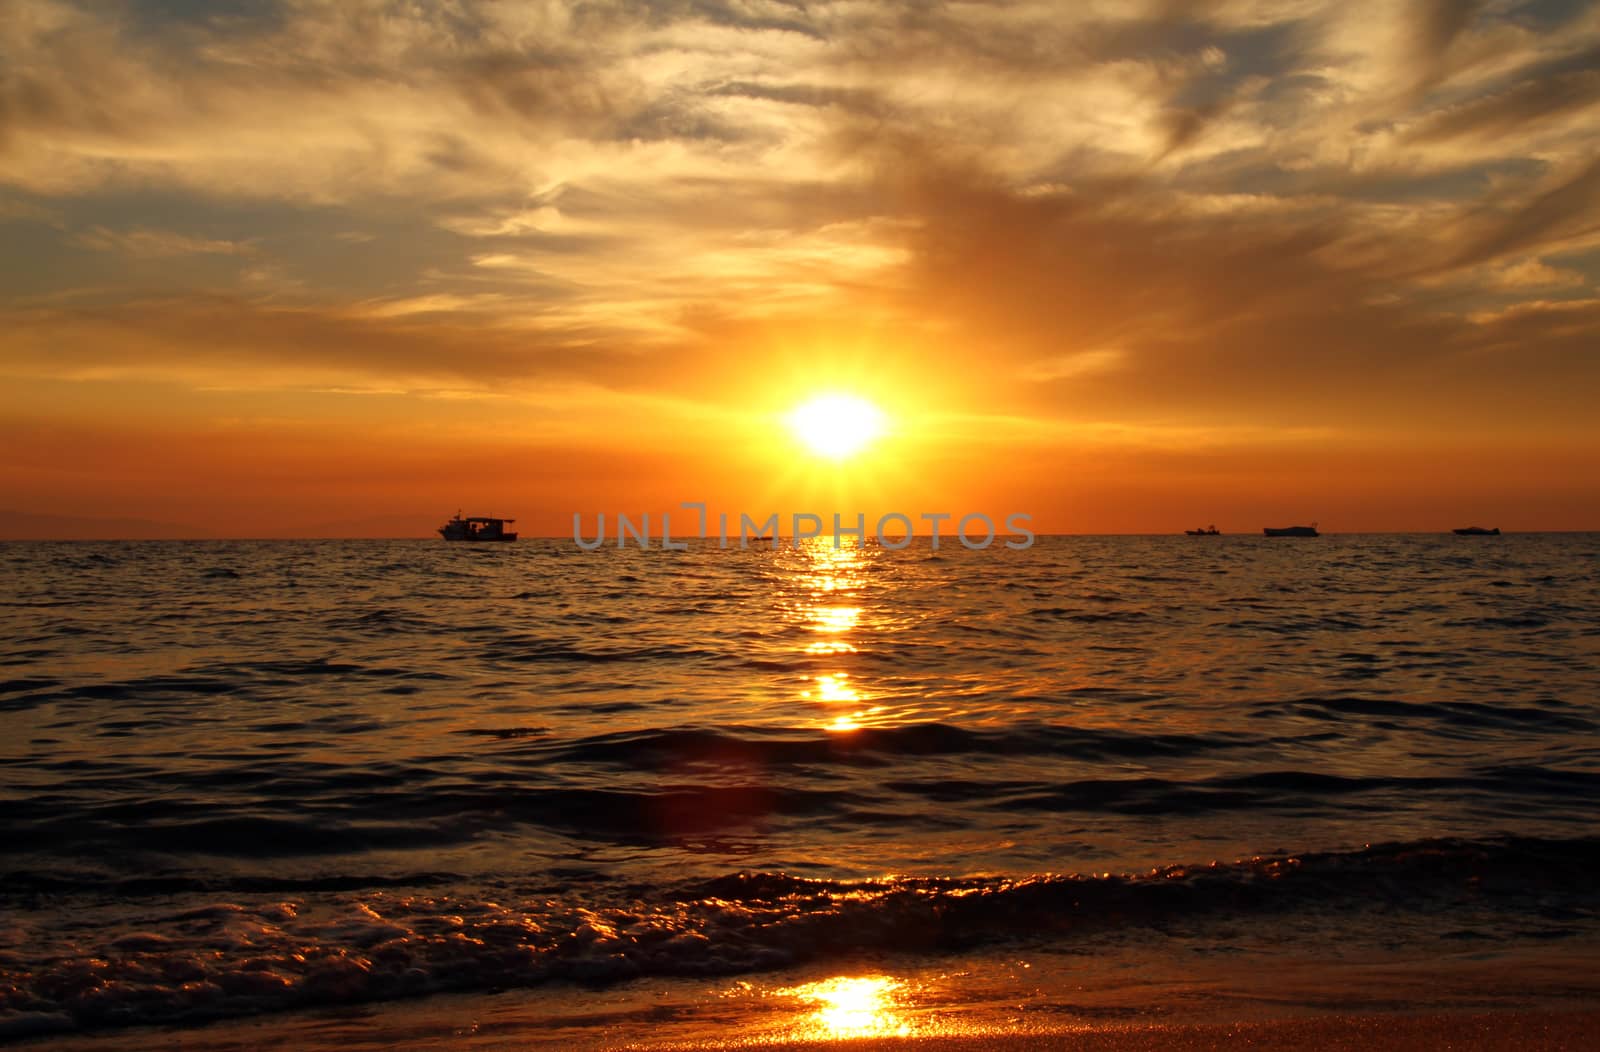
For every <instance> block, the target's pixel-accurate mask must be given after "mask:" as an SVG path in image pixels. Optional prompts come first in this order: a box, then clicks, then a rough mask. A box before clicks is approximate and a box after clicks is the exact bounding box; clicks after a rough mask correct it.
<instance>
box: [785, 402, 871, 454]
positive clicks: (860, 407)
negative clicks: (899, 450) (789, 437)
mask: <svg viewBox="0 0 1600 1052" xmlns="http://www.w3.org/2000/svg"><path fill="white" fill-rule="evenodd" d="M885 423H886V419H885V417H884V415H883V410H881V409H879V408H878V407H877V406H875V405H873V404H872V403H871V402H869V401H867V400H866V399H864V398H857V397H855V396H854V395H821V396H819V397H817V398H813V399H811V401H809V402H806V403H805V404H804V405H801V406H800V407H798V408H797V409H795V411H794V412H792V413H790V414H789V429H790V430H791V431H793V432H794V434H795V437H796V438H798V439H799V440H800V441H801V442H803V443H805V445H806V448H807V449H810V450H811V452H813V453H815V454H816V455H817V456H819V457H827V458H828V459H829V460H843V459H845V458H846V457H849V456H852V455H854V454H855V453H857V452H859V451H860V450H861V449H862V448H863V447H864V446H866V445H867V443H869V442H871V441H872V440H873V439H875V438H877V437H878V436H879V435H881V434H883V430H884V424H885Z"/></svg>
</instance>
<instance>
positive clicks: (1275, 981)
mask: <svg viewBox="0 0 1600 1052" xmlns="http://www.w3.org/2000/svg"><path fill="white" fill-rule="evenodd" d="M1182 942H1183V940H1181V939H1180V940H1177V941H1171V940H1169V939H1166V938H1156V939H1151V940H1138V941H1136V942H1135V943H1133V944H1127V943H1124V944H1120V945H1108V944H1101V945H1098V946H1095V947H1089V946H1086V947H1082V948H1079V949H1076V950H1071V951H1044V950H1039V949H1033V950H1024V949H1022V948H1020V947H1013V948H1012V949H1011V950H1009V951H1000V952H992V953H986V954H972V955H961V954H954V955H950V956H947V957H920V958H905V957H888V958H858V959H854V960H841V961H836V962H832V963H831V964H829V965H827V966H820V965H819V966H813V967H807V968H799V969H790V970H786V971H777V972H770V973H761V974H750V975H745V976H737V977H728V978H723V979H715V978H706V979H671V980H635V981H632V982H627V983H621V984H617V985H615V986H609V987H603V988H596V987H584V986H578V985H573V984H564V985H558V986H553V987H534V988H528V989H518V990H506V991H501V992H497V993H459V994H438V995H434V996H431V997H424V998H418V999H415V1000H407V1001H391V1002H375V1003H362V1004H347V1005H337V1006H328V1007H323V1008H316V1009H303V1010H299V1011H295V1012H286V1013H280V1014H273V1015H263V1016H254V1017H248V1018H241V1019H234V1020H224V1021H218V1022H213V1023H209V1024H203V1025H189V1026H184V1025H171V1026H156V1027H133V1028H122V1029H111V1030H103V1031H98V1032H93V1033H76V1034H73V1033H63V1034H55V1035H39V1036H37V1037H33V1038H21V1039H18V1040H17V1041H16V1044H15V1045H14V1046H12V1047H17V1048H25V1049H40V1050H49V1052H111V1050H116V1052H156V1050H158V1049H177V1050H182V1052H256V1050H263V1052H266V1050H281V1052H291V1050H293V1052H375V1050H377V1049H391V1048H403V1049H416V1050H433V1052H486V1050H502V1049H503V1050H507V1052H509V1050H512V1049H516V1050H519V1052H522V1050H528V1052H537V1050H546V1049H550V1050H554V1049H561V1050H569V1049H570V1050H573V1052H586V1050H587V1052H600V1050H613V1049H615V1050H628V1052H731V1050H738V1049H763V1050H764V1049H795V1050H820V1049H831V1048H847V1049H853V1050H863V1052H867V1050H880V1049H881V1050H893V1049H919V1050H926V1052H967V1050H974V1052H975V1050H979V1049H1002V1050H1004V1049H1012V1050H1019V1052H1020V1050H1033V1049H1046V1050H1048V1049H1085V1050H1104V1052H1124V1050H1134V1049H1177V1050H1191V1049H1223V1048H1228V1049H1233V1048H1239V1047H1244V1048H1321V1049H1345V1048H1348V1049H1371V1048H1378V1049H1384V1048H1395V1049H1446V1048H1448V1049H1454V1050H1460V1049H1496V1048H1507V1047H1517V1048H1519V1049H1537V1050H1544V1049H1551V1050H1554V1049H1568V1048H1571V1049H1577V1048H1583V1047H1587V1042H1586V1041H1585V1040H1584V1039H1585V1038H1587V1037H1588V1036H1589V1035H1591V1034H1593V1033H1595V1032H1600V1010H1597V1009H1596V1007H1595V1006H1596V1005H1600V939H1596V938H1594V937H1579V938H1577V939H1576V940H1563V942H1564V943H1565V945H1560V946H1550V945H1545V946H1529V945H1527V944H1521V945H1511V946H1503V947H1500V948H1498V949H1494V950H1479V951H1476V952H1461V953H1457V954H1444V955H1441V954H1438V953H1434V952H1428V951H1426V950H1423V949H1422V948H1420V947H1418V948H1413V949H1411V950H1409V951H1405V952H1392V951H1389V952H1384V951H1374V950H1373V949H1371V948H1370V947H1369V948H1368V949H1367V950H1364V951H1363V950H1359V949H1357V948H1354V947H1349V946H1346V947H1344V948H1342V949H1340V948H1336V947H1331V946H1326V945H1321V944H1317V945H1318V953H1317V955H1311V954H1305V953H1296V954H1291V953H1287V952H1278V951H1272V950H1267V949H1260V948H1258V949H1256V950H1254V951H1250V952H1246V953H1243V954H1233V953H1223V952H1216V951H1212V952H1198V951H1196V950H1195V949H1194V944H1192V943H1191V944H1189V946H1187V947H1185V946H1183V945H1181V943H1182ZM1311 944H1312V943H1309V942H1307V943H1302V945H1311Z"/></svg>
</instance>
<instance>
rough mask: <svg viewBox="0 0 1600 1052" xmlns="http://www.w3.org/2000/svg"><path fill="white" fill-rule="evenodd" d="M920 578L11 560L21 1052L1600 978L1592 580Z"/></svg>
mask: <svg viewBox="0 0 1600 1052" xmlns="http://www.w3.org/2000/svg"><path fill="white" fill-rule="evenodd" d="M921 544H922V547H921V549H920V550H918V549H915V548H913V549H911V550H908V551H903V552H889V551H882V550H878V549H875V548H868V549H865V550H857V549H853V548H846V549H843V550H840V551H836V550H834V549H833V548H832V547H831V545H828V544H826V543H825V544H824V545H822V546H818V547H815V548H811V549H806V550H802V551H798V552H796V551H793V550H785V551H781V552H771V551H765V550H763V551H750V552H738V551H730V552H725V551H718V550H715V549H705V550H694V551H690V552H687V553H674V552H661V551H650V552H641V551H637V550H634V551H626V552H618V551H615V550H605V551H602V552H597V553H592V554H589V553H583V552H580V551H578V550H577V549H576V548H575V547H574V546H573V545H572V544H571V543H570V541H533V542H520V543H518V544H515V545H505V546H499V545H497V546H486V547H478V546H463V545H446V544H443V543H439V542H436V543H429V542H417V541H393V542H388V541H338V542H331V541H330V542H217V543H201V544H180V543H165V542H140V543H120V544H119V543H103V544H102V543H74V544H16V543H13V544H6V545H0V1037H4V1036H7V1035H11V1036H16V1035H20V1034H25V1033H48V1032H56V1031H61V1030H68V1029H74V1028H84V1027H103V1026H117V1025H123V1024H128V1023H136V1022H152V1021H168V1022H170V1021H184V1020H205V1019H216V1018H223V1017H230V1016H240V1015H245V1014H250V1013H257V1012H271V1011H279V1010H286V1009H292V1008H297V1007H303V1006H307V1005H314V1004H328V1003H336V1004H337V1003H348V1002H355V1001H372V1000H385V999H390V998H397V997H404V996H411V995H416V994H421V993H427V992H433V991H440V990H465V991H483V990H492V989H498V988H503V987H521V986H538V985H540V984H545V983H549V982H553V981H561V980H579V981H585V982H608V981H613V980H620V979H627V978H631V977H635V976H685V975H688V976H693V975H738V974H743V973H747V972H754V971H758V970H763V969H769V968H775V967H787V966H793V965H796V964H804V963H808V962H810V963H815V962H822V963H826V962H828V961H831V960H846V959H859V958H861V957H862V956H863V955H865V956H869V957H874V958H882V957H883V956H885V955H894V954H897V953H915V954H920V955H933V956H935V957H937V955H939V954H941V953H947V952H953V951H957V950H965V949H968V948H972V947H983V946H992V945H1001V944H1004V945H1010V944H1028V945H1050V946H1063V945H1069V946H1070V945H1079V944H1083V943H1086V942H1092V941H1093V940H1096V939H1099V940H1116V939H1121V938H1125V937H1127V936H1129V933H1138V932H1144V933H1148V932H1152V931H1154V932H1175V931H1176V932H1181V931H1189V930H1193V929H1195V927H1196V926H1201V927H1203V926H1205V925H1207V924H1214V923H1222V924H1224V925H1233V926H1235V927H1237V926H1239V925H1243V928H1244V930H1246V931H1247V932H1248V934H1247V935H1242V936H1241V935H1238V934H1237V933H1235V934H1233V935H1230V938H1231V939H1233V940H1234V941H1237V942H1241V943H1249V942H1250V941H1251V940H1264V941H1269V942H1270V941H1271V940H1272V939H1274V938H1283V937H1289V936H1290V935H1291V934H1292V936H1293V937H1295V938H1306V937H1310V938H1322V939H1333V940H1336V939H1337V938H1341V937H1346V938H1356V937H1363V938H1370V939H1376V940H1380V941H1381V940H1384V939H1388V940H1391V941H1395V940H1399V941H1406V942H1409V943H1411V944H1417V945H1420V944H1423V943H1426V942H1428V940H1436V941H1445V942H1448V941H1451V940H1455V941H1460V940H1468V941H1470V940H1479V941H1483V942H1485V943H1486V944H1493V945H1500V944H1504V943H1506V942H1508V941H1512V942H1514V941H1516V940H1519V939H1520V940H1527V939H1534V940H1549V939H1559V938H1563V937H1569V936H1573V935H1592V934H1593V933H1594V930H1595V928H1596V924H1595V918H1596V911H1597V910H1600V895H1597V893H1596V891H1595V881H1594V878H1593V874H1594V872H1595V871H1596V869H1597V867H1600V833H1597V832H1596V827H1595V819H1596V817H1597V807H1596V801H1597V799H1600V735H1597V728H1600V535H1594V534H1583V535H1525V536H1506V537H1499V538H1457V537H1452V536H1446V537H1431V536H1349V537H1324V538H1320V539H1317V540H1280V541H1267V540H1263V539H1260V538H1245V537H1239V538H1233V537H1224V538H1184V537H1177V538H1041V539H1040V541H1039V542H1038V544H1036V545H1035V547H1034V548H1032V549H1031V550H1028V551H1023V552H1012V551H1005V550H1000V551H988V552H968V551H965V550H963V549H961V548H960V547H959V546H958V547H954V548H951V547H948V546H946V547H944V548H943V549H942V550H940V551H939V552H938V553H937V554H935V553H932V552H930V551H929V550H928V549H927V547H926V541H923V542H921ZM1363 933H1364V934H1363Z"/></svg>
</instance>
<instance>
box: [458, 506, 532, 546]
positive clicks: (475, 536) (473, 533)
mask: <svg viewBox="0 0 1600 1052" xmlns="http://www.w3.org/2000/svg"><path fill="white" fill-rule="evenodd" d="M516 521H517V520H516V519H496V518H492V517H490V516H488V515H468V516H467V517H465V518H462V516H461V513H460V512H459V511H458V512H456V516H455V518H453V519H451V520H450V521H449V522H447V523H445V524H444V525H443V526H440V527H439V536H441V537H443V538H444V539H445V540H447V541H514V540H516V539H517V533H516V531H515V530H508V529H506V523H508V522H516Z"/></svg>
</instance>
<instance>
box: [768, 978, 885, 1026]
mask: <svg viewBox="0 0 1600 1052" xmlns="http://www.w3.org/2000/svg"><path fill="white" fill-rule="evenodd" d="M904 989H905V983H903V982H901V981H900V980H898V979H893V978H890V977H889V976H887V975H867V976H844V975H840V976H835V977H834V978H832V979H824V980H822V981H820V982H815V983H806V984H804V985H802V986H794V987H790V988H788V989H784V990H779V991H777V993H778V994H780V995H783V996H789V997H794V998H796V999H797V1000H799V1001H801V1002H802V1003H803V1004H805V1005H806V1006H808V1009H809V1011H808V1012H807V1013H806V1014H805V1015H803V1016H801V1017H800V1018H799V1019H798V1020H796V1021H795V1024H794V1027H793V1030H792V1032H791V1034H790V1035H789V1036H790V1039H791V1040H800V1041H806V1040H838V1039H840V1038H852V1037H905V1036H908V1035H909V1034H910V1033H911V1031H912V1026H911V1021H910V1019H909V1018H907V1016H906V1015H905V1014H904V1012H903V1010H902V1007H903V1006H902V1004H901V1001H902V995H903V992H904Z"/></svg>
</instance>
